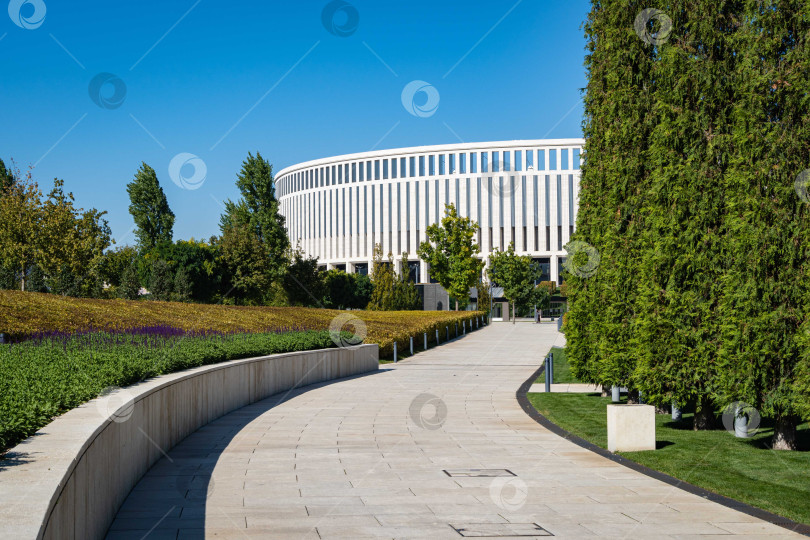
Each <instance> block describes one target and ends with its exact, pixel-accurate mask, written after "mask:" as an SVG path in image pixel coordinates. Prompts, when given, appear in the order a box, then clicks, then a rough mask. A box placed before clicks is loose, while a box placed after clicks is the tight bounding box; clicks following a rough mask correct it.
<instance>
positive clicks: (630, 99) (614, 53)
mask: <svg viewBox="0 0 810 540" xmlns="http://www.w3.org/2000/svg"><path fill="white" fill-rule="evenodd" d="M642 7H644V6H642V5H641V4H640V3H638V2H630V6H628V4H627V2H626V1H605V2H594V3H593V7H592V9H591V12H590V14H589V16H588V20H587V22H586V24H585V34H586V38H587V39H588V44H587V55H586V58H585V67H586V69H587V72H588V85H587V88H586V92H585V98H584V99H585V120H584V122H583V131H584V134H585V138H586V142H585V154H586V156H587V159H586V162H585V164H584V166H583V167H582V177H581V180H580V196H579V213H578V216H577V233H576V234H575V240H578V241H581V242H585V243H587V244H589V245H590V246H592V247H593V248H595V249H596V251H597V252H598V253H599V254H600V257H601V263H600V265H599V267H598V268H597V269H596V272H595V273H593V274H589V275H587V276H581V275H569V276H568V277H567V278H566V279H567V283H568V299H569V300H568V302H569V311H568V316H567V322H566V337H567V339H568V346H567V353H568V359H569V361H570V362H571V365H572V369H573V371H574V373H575V375H576V376H577V377H578V378H580V379H581V380H586V381H590V382H594V383H599V384H604V385H626V384H628V383H629V382H630V377H631V374H632V372H633V366H634V363H635V359H636V350H635V347H634V346H633V324H634V314H635V307H634V303H635V296H636V288H637V280H638V268H639V261H638V259H639V255H638V254H639V252H640V249H639V243H640V241H641V233H642V231H643V230H644V226H645V224H644V221H643V219H642V216H641V215H640V213H639V208H640V207H641V205H642V203H643V200H644V196H645V192H646V187H647V183H648V176H649V170H648V167H647V164H646V159H647V154H648V146H649V137H650V133H651V130H652V126H653V125H654V118H653V113H654V110H653V107H652V93H653V89H654V79H653V78H652V77H651V69H652V61H653V58H654V55H655V50H654V48H650V47H649V46H648V45H647V44H646V43H645V42H644V41H643V40H642V39H641V38H640V37H639V35H637V34H636V33H635V32H634V31H633V24H634V21H635V17H636V15H637V13H638V12H639V10H641V8H642Z"/></svg>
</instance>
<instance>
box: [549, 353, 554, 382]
mask: <svg viewBox="0 0 810 540" xmlns="http://www.w3.org/2000/svg"><path fill="white" fill-rule="evenodd" d="M548 367H549V369H548V371H549V378H550V379H551V383H552V384H554V353H552V352H550V353H548Z"/></svg>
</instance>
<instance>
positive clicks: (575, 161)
mask: <svg viewBox="0 0 810 540" xmlns="http://www.w3.org/2000/svg"><path fill="white" fill-rule="evenodd" d="M580 152H581V150H580V149H579V148H574V150H573V151H572V152H571V154H572V155H571V161H572V163H571V168H572V169H574V170H575V171H578V170H579V167H580V165H581V163H580Z"/></svg>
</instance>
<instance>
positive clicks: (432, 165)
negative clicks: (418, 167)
mask: <svg viewBox="0 0 810 540" xmlns="http://www.w3.org/2000/svg"><path fill="white" fill-rule="evenodd" d="M428 174H429V175H430V176H436V156H428Z"/></svg>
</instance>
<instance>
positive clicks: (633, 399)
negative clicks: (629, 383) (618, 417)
mask: <svg viewBox="0 0 810 540" xmlns="http://www.w3.org/2000/svg"><path fill="white" fill-rule="evenodd" d="M627 404H628V405H638V390H636V389H635V388H628V389H627Z"/></svg>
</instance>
